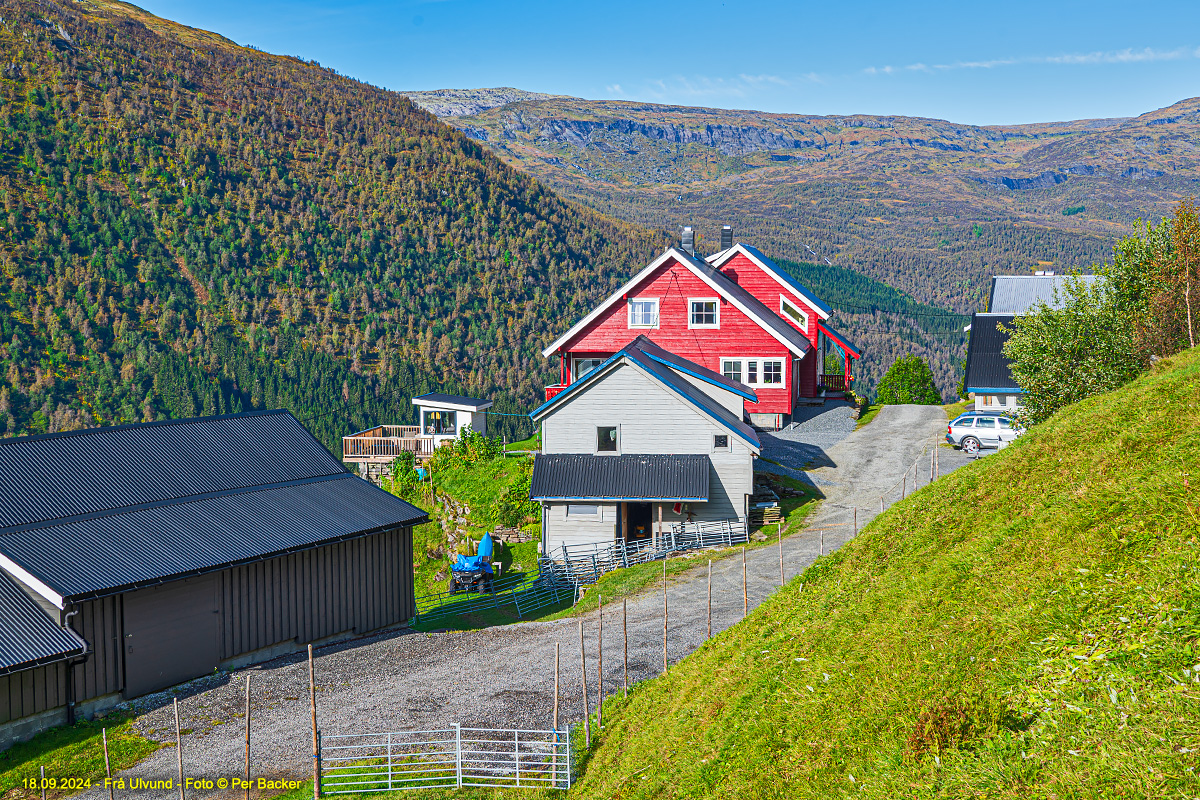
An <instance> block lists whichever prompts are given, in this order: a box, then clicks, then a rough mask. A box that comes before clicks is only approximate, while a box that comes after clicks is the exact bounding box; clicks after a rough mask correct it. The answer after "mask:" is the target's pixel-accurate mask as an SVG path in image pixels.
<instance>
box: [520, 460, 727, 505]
mask: <svg viewBox="0 0 1200 800" xmlns="http://www.w3.org/2000/svg"><path fill="white" fill-rule="evenodd" d="M710 467H711V465H710V462H709V460H708V456H704V455H681V456H675V455H620V456H592V455H575V454H558V455H538V456H536V457H535V458H534V461H533V481H532V483H531V485H530V489H529V496H530V497H531V498H532V499H534V500H640V501H647V500H664V501H666V500H669V501H672V502H689V501H690V502H701V501H703V502H707V500H708V475H709V470H710Z"/></svg>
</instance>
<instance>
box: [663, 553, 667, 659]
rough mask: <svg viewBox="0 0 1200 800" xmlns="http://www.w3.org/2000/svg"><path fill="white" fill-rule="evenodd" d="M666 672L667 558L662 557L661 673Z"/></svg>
mask: <svg viewBox="0 0 1200 800" xmlns="http://www.w3.org/2000/svg"><path fill="white" fill-rule="evenodd" d="M666 674H667V559H665V558H664V559H663V675H666Z"/></svg>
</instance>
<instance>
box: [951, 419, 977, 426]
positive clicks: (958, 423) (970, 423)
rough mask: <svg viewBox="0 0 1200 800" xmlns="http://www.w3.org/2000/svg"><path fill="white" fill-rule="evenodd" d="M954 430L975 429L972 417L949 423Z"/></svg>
mask: <svg viewBox="0 0 1200 800" xmlns="http://www.w3.org/2000/svg"><path fill="white" fill-rule="evenodd" d="M951 425H953V426H954V427H955V428H973V427H975V418H974V417H959V418H958V419H956V420H954V422H952V423H951Z"/></svg>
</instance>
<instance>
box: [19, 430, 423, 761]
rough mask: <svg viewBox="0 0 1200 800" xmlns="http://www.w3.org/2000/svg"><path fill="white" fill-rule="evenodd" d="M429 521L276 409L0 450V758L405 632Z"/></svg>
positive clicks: (48, 438)
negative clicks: (242, 672) (119, 713)
mask: <svg viewBox="0 0 1200 800" xmlns="http://www.w3.org/2000/svg"><path fill="white" fill-rule="evenodd" d="M425 521H427V519H426V516H425V513H424V512H423V511H421V510H420V509H418V508H415V507H414V506H411V505H409V504H408V503H405V502H403V501H401V500H399V499H398V498H396V497H393V496H392V495H390V494H388V493H387V492H384V491H382V490H381V489H379V488H377V487H375V486H373V485H372V484H370V483H368V482H366V481H363V480H361V479H359V478H357V477H355V476H353V475H351V474H350V473H348V472H346V470H345V468H344V467H343V466H342V465H341V464H340V463H339V462H338V461H337V459H336V458H334V456H333V455H332V454H331V453H330V452H329V451H328V450H326V449H325V448H324V447H323V446H322V445H321V444H320V443H319V442H318V441H317V440H316V439H314V438H313V437H312V435H310V434H309V433H308V431H307V430H305V429H304V427H303V426H302V425H301V424H300V423H299V422H298V421H297V420H296V419H295V418H294V417H292V416H291V415H290V414H288V413H287V412H283V411H268V412H253V413H248V414H235V415H229V416H224V417H209V418H204V419H190V420H180V421H171V422H163V423H150V424H140V425H125V426H120V427H113V428H96V429H89V430H83V431H74V432H70V433H59V434H50V435H45V436H28V437H21V438H15V439H5V440H0V618H3V619H4V620H5V622H6V623H8V622H9V621H10V620H11V621H12V624H5V625H3V626H0V747H4V746H6V745H7V744H8V743H11V742H12V741H16V740H19V739H21V738H25V737H27V736H28V735H31V734H32V733H35V732H36V731H37V730H40V729H43V728H46V727H49V726H52V725H56V724H59V723H61V722H69V721H71V720H73V719H74V718H75V716H76V715H79V714H84V715H90V714H91V713H93V712H95V711H97V710H100V709H102V708H105V707H109V706H112V705H115V704H116V703H119V702H122V701H124V700H128V699H130V698H133V697H137V696H139V695H143V694H147V693H149V692H153V691H157V690H159V689H163V688H166V687H168V686H172V685H174V684H177V683H180V682H182V681H186V680H189V679H192V678H195V677H198V676H201V675H206V674H209V673H211V672H212V671H213V670H214V669H220V668H232V667H236V666H240V665H242V664H247V663H252V662H255V661H261V660H266V659H268V658H272V657H274V656H276V655H280V654H283V653H287V652H291V651H293V650H296V649H299V648H301V647H303V646H304V645H305V644H306V643H311V642H320V641H323V640H329V639H331V638H334V637H344V636H350V635H355V634H361V633H365V632H367V631H372V630H376V629H379V628H384V627H387V626H390V625H396V624H399V623H403V622H406V621H407V620H409V619H411V618H412V617H413V616H414V614H415V602H414V597H413V577H412V559H413V556H412V526H413V525H416V524H420V523H423V522H425Z"/></svg>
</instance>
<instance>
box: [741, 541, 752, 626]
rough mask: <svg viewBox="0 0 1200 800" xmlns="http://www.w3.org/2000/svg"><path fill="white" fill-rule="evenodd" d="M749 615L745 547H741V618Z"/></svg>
mask: <svg viewBox="0 0 1200 800" xmlns="http://www.w3.org/2000/svg"><path fill="white" fill-rule="evenodd" d="M748 616H750V592H749V590H748V589H747V588H746V548H745V547H744V546H743V547H742V619H745V618H746V617H748Z"/></svg>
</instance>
